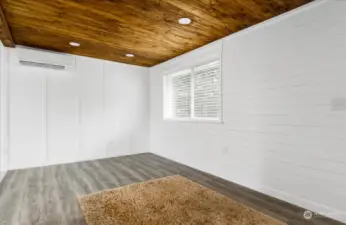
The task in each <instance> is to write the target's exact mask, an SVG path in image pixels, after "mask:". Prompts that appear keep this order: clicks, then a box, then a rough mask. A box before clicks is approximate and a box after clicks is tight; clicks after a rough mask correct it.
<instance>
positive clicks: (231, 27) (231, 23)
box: [2, 0, 311, 66]
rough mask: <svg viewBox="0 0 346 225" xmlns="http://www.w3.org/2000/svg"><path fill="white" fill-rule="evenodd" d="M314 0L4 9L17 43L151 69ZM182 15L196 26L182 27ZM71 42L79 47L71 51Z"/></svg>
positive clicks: (46, 4)
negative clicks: (128, 55) (128, 56)
mask: <svg viewBox="0 0 346 225" xmlns="http://www.w3.org/2000/svg"><path fill="white" fill-rule="evenodd" d="M310 1H311V0H55V1H48V0H3V2H2V5H3V8H4V14H5V16H6V19H7V21H8V24H9V27H10V29H11V31H12V36H13V39H14V42H15V43H16V44H20V45H26V46H31V47H38V48H43V49H49V50H55V51H59V52H65V53H72V54H77V55H84V56H90V57H95V58H101V59H107V60H112V61H117V62H122V63H128V64H134V65H140V66H153V65H157V64H159V63H161V62H164V61H167V60H169V59H171V58H174V57H176V56H178V55H181V54H183V53H186V52H188V51H191V50H193V49H196V48H198V47H200V46H203V45H205V44H208V43H210V42H212V41H215V40H217V39H220V38H222V37H225V36H227V35H230V34H232V33H234V32H237V31H240V30H242V29H244V28H247V27H249V26H252V25H255V24H257V23H259V22H262V21H264V20H266V19H269V18H272V17H274V16H277V15H280V14H282V13H284V12H286V11H289V10H291V9H294V8H296V7H299V6H301V5H303V4H305V3H308V2H310ZM182 17H189V18H191V19H192V23H191V24H190V25H187V26H184V25H180V24H178V19H179V18H182ZM71 41H75V42H78V43H81V46H80V47H78V48H73V47H71V46H69V42H71ZM126 53H132V54H135V57H134V58H127V57H125V56H124V55H125V54H126Z"/></svg>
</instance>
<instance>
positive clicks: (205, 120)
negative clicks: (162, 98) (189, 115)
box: [163, 118, 223, 124]
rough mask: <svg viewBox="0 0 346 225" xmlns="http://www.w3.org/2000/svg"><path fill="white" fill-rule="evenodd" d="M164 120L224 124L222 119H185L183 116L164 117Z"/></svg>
mask: <svg viewBox="0 0 346 225" xmlns="http://www.w3.org/2000/svg"><path fill="white" fill-rule="evenodd" d="M163 121H164V122H178V123H179V122H182V123H214V124H223V121H222V120H219V119H215V120H213V119H183V118H164V119H163Z"/></svg>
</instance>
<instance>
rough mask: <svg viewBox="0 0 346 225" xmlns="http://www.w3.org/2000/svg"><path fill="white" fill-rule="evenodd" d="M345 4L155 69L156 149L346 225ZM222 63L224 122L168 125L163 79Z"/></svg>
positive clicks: (308, 11)
mask: <svg viewBox="0 0 346 225" xmlns="http://www.w3.org/2000/svg"><path fill="white" fill-rule="evenodd" d="M345 24H346V1H342V0H327V1H315V2H313V3H312V4H309V5H307V6H305V7H302V8H300V9H297V10H294V11H293V12H290V13H288V14H285V15H283V16H280V17H277V18H274V19H272V20H270V21H268V22H265V23H263V24H260V25H257V26H255V27H253V28H250V29H247V30H244V31H242V32H239V33H237V34H235V35H231V36H229V37H227V38H225V39H223V40H221V41H218V42H215V43H213V44H211V45H208V46H205V47H202V48H201V49H198V50H195V51H193V52H190V53H187V54H185V55H183V56H180V57H177V58H175V59H173V60H171V61H168V62H166V63H163V64H161V65H158V66H156V67H153V68H152V69H151V78H150V88H151V94H150V97H151V98H150V99H151V103H150V104H151V107H150V111H151V124H150V127H151V129H150V130H151V140H150V144H151V150H152V151H153V152H154V153H157V154H159V155H163V156H165V157H168V158H170V159H173V160H176V161H178V162H181V163H184V164H187V165H190V166H192V167H196V168H198V169H201V170H203V171H206V172H209V173H212V174H215V175H217V176H221V177H223V178H225V179H228V180H230V181H233V182H236V183H239V184H242V185H245V186H247V187H250V188H252V189H255V190H258V191H261V192H263V193H266V194H270V195H272V196H275V197H278V198H280V199H283V200H286V201H288V202H291V203H293V204H297V205H299V206H302V207H305V208H307V209H310V210H314V211H317V212H319V213H323V214H325V215H326V216H328V217H332V218H335V219H338V220H341V221H345V222H346V214H345V212H346V192H345V190H346V111H345V110H338V111H335V110H333V109H332V108H333V107H332V101H333V99H336V98H341V99H342V98H344V99H345V98H346V66H345V65H346V26H345ZM221 52H222V56H223V59H222V61H223V67H222V69H223V81H224V82H223V102H224V105H223V108H224V110H223V118H224V123H223V124H217V123H215V124H213V123H182V122H167V121H163V119H162V118H163V115H162V112H163V105H162V102H163V97H162V93H163V90H162V86H163V85H162V83H163V81H162V75H163V74H166V73H167V71H174V70H179V69H184V68H186V67H187V66H190V65H193V64H199V63H201V62H203V61H205V60H207V61H208V55H218V53H221Z"/></svg>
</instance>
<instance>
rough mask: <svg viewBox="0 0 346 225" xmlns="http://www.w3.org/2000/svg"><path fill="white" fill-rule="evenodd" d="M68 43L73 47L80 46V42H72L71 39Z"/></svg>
mask: <svg viewBox="0 0 346 225" xmlns="http://www.w3.org/2000/svg"><path fill="white" fill-rule="evenodd" d="M70 45H71V46H73V47H79V46H80V44H79V43H78V42H73V41H71V42H70Z"/></svg>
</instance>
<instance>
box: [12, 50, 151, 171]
mask: <svg viewBox="0 0 346 225" xmlns="http://www.w3.org/2000/svg"><path fill="white" fill-rule="evenodd" d="M8 51H9V56H10V62H9V64H8V66H9V74H8V78H7V79H8V83H7V86H8V87H7V88H8V97H7V98H8V112H9V114H8V115H9V132H8V138H7V139H8V154H9V159H8V162H9V169H18V168H28V167H36V166H44V165H51V164H60V163H67V162H75V161H83V160H92V159H97V158H107V157H114V156H119V155H126V154H134V153H139V152H147V151H149V143H148V139H149V134H148V133H149V127H148V125H149V122H148V120H149V104H148V102H149V100H148V99H149V98H148V95H149V91H148V82H149V76H148V73H149V70H148V68H144V67H138V66H131V65H125V64H121V63H115V62H109V61H104V60H98V59H92V58H87V57H80V56H74V58H75V67H74V68H73V70H68V71H58V70H51V69H45V68H37V67H27V66H21V65H19V64H18V59H17V53H16V49H8Z"/></svg>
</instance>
